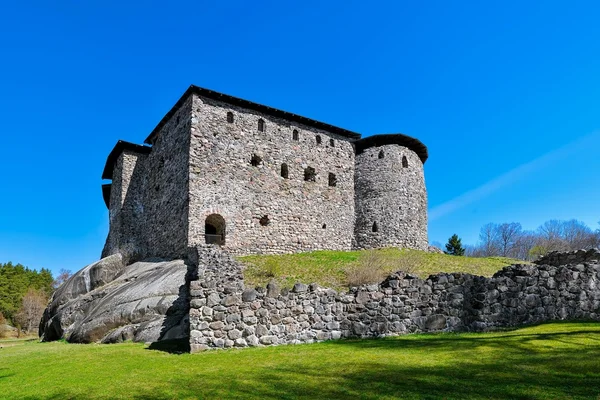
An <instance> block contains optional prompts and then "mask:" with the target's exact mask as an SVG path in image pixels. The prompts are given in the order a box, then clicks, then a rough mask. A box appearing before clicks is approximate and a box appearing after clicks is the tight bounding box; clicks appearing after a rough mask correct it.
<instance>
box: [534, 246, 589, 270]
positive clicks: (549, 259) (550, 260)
mask: <svg viewBox="0 0 600 400" xmlns="http://www.w3.org/2000/svg"><path fill="white" fill-rule="evenodd" d="M599 260H600V250H598V249H590V250H576V251H569V252H562V253H561V252H558V251H553V252H552V253H548V254H546V255H545V256H543V257H541V258H540V259H538V260H536V261H534V262H535V263H536V264H539V265H542V264H548V265H554V266H559V265H567V264H581V263H585V262H588V263H589V262H593V261H595V262H598V261H599Z"/></svg>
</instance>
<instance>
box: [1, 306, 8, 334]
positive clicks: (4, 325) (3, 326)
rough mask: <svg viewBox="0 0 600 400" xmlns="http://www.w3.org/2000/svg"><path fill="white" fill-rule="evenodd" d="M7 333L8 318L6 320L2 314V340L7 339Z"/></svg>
mask: <svg viewBox="0 0 600 400" xmlns="http://www.w3.org/2000/svg"><path fill="white" fill-rule="evenodd" d="M7 333H8V332H7V329H6V318H4V315H2V313H1V312H0V339H2V338H5V337H6V334H7Z"/></svg>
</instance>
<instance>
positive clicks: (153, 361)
mask: <svg viewBox="0 0 600 400" xmlns="http://www.w3.org/2000/svg"><path fill="white" fill-rule="evenodd" d="M599 338H600V323H554V324H546V325H540V326H535V327H528V328H524V329H518V330H514V331H508V332H497V333H486V334H430V335H407V336H402V337H393V338H392V337H390V338H385V339H371V340H341V341H331V342H325V343H318V344H310V345H295V346H279V347H269V348H260V349H259V348H251V349H244V350H227V351H213V352H206V353H201V354H195V355H191V354H182V355H176V354H169V353H165V352H161V351H156V350H149V349H147V348H146V347H145V346H144V345H143V344H137V343H122V344H114V345H98V344H91V345H72V344H66V343H63V342H53V343H37V342H24V341H20V342H15V341H12V342H9V343H6V342H3V341H0V347H2V348H0V398H2V399H134V398H135V399H198V398H210V399H215V398H216V399H237V398H245V399H352V398H360V399H441V398H443V399H461V400H464V399H595V398H598V394H599V393H600V340H599Z"/></svg>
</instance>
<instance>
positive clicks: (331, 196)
mask: <svg viewBox="0 0 600 400" xmlns="http://www.w3.org/2000/svg"><path fill="white" fill-rule="evenodd" d="M192 97H193V115H192V128H191V146H190V173H189V185H190V196H189V198H190V200H189V201H190V216H189V221H190V223H189V233H188V235H189V238H190V245H196V244H202V243H204V242H205V238H204V233H205V221H206V219H207V217H209V216H210V215H212V214H218V215H220V216H221V217H223V219H224V221H225V244H224V248H225V249H227V250H228V251H230V252H232V253H236V254H244V253H245V254H248V253H289V252H297V251H310V250H317V249H345V250H349V249H350V248H351V246H352V237H353V229H354V149H353V146H352V143H351V142H350V140H349V139H348V138H346V137H343V136H340V135H336V134H333V133H330V132H326V131H323V130H319V129H315V128H312V127H307V126H303V125H298V124H291V123H290V122H289V121H286V120H283V119H278V118H274V117H272V116H269V115H265V114H260V113H258V112H255V111H252V110H248V109H244V108H240V107H236V106H232V105H230V104H227V103H224V102H219V101H216V100H211V99H207V98H203V97H200V96H196V95H194V96H192ZM228 114H229V116H228ZM228 118H231V122H228ZM259 120H262V121H263V126H262V128H263V130H262V131H261V130H259ZM295 135H297V140H295ZM253 157H254V160H253ZM284 165H285V167H283V166H284ZM282 168H284V169H285V174H284V173H283V172H282ZM308 168H312V169H314V172H315V176H314V179H309V180H308V181H306V180H305V170H307V169H308ZM330 174H334V175H335V176H334V177H333V178H330ZM282 175H287V177H285V176H282ZM331 179H333V180H334V181H335V182H333V181H331Z"/></svg>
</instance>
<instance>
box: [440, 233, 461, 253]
mask: <svg viewBox="0 0 600 400" xmlns="http://www.w3.org/2000/svg"><path fill="white" fill-rule="evenodd" d="M444 253H446V254H450V255H452V256H464V255H465V249H464V247H462V244H461V241H460V238H459V237H458V235H457V234H456V233H455V234H454V235H452V236H451V237H450V239H448V243H446V251H445V252H444Z"/></svg>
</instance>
